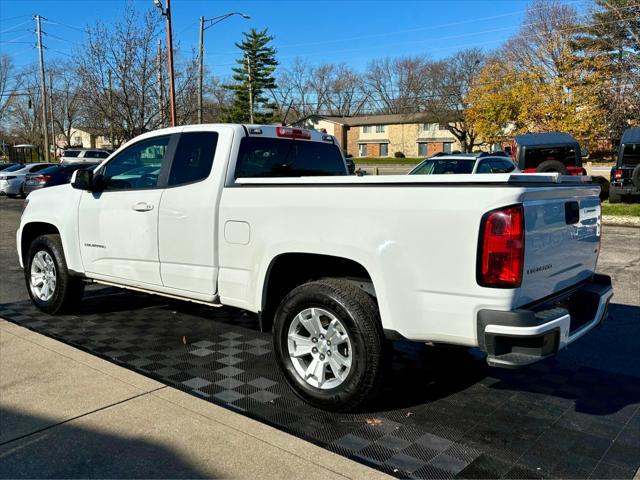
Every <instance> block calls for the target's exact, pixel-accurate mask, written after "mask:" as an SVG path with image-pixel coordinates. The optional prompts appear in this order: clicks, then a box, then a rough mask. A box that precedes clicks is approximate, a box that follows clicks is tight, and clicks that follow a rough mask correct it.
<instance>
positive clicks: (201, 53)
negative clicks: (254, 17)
mask: <svg viewBox="0 0 640 480" xmlns="http://www.w3.org/2000/svg"><path fill="white" fill-rule="evenodd" d="M159 1H160V0H154V2H159ZM234 15H238V16H240V17H242V18H244V19H245V20H249V19H250V18H251V17H250V16H249V15H247V14H245V13H241V12H231V13H226V14H224V15H219V16H217V17H213V18H207V19H205V18H204V17H200V49H199V50H200V51H199V58H198V123H202V76H203V62H204V60H203V56H204V31H205V30H206V29H207V28H211V27H213V26H214V25H215V24H217V23H220V22H221V21H223V20H226V19H227V18H229V17H233V16H234ZM205 22H209V23H208V24H207V25H205Z"/></svg>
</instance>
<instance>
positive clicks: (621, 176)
mask: <svg viewBox="0 0 640 480" xmlns="http://www.w3.org/2000/svg"><path fill="white" fill-rule="evenodd" d="M623 197H624V199H625V200H629V201H635V202H638V201H640V128H629V129H627V130H626V131H625V132H624V134H623V135H622V140H621V141H620V148H619V149H618V159H617V161H616V165H615V167H612V168H611V182H610V187H609V201H610V202H611V203H620V202H621V201H622V199H623Z"/></svg>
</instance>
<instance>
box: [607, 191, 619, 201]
mask: <svg viewBox="0 0 640 480" xmlns="http://www.w3.org/2000/svg"><path fill="white" fill-rule="evenodd" d="M621 201H622V195H619V194H617V193H613V192H612V191H611V190H609V203H620V202H621Z"/></svg>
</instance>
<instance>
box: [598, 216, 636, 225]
mask: <svg viewBox="0 0 640 480" xmlns="http://www.w3.org/2000/svg"><path fill="white" fill-rule="evenodd" d="M602 224H603V225H608V226H613V227H629V228H640V217H632V216H630V215H618V216H614V215H603V216H602Z"/></svg>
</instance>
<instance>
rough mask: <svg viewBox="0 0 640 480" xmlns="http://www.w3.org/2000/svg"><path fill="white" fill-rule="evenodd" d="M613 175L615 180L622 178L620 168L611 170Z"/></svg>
mask: <svg viewBox="0 0 640 480" xmlns="http://www.w3.org/2000/svg"><path fill="white" fill-rule="evenodd" d="M613 176H614V178H615V179H616V180H620V179H621V178H622V170H620V169H619V168H618V169H616V171H615V172H613Z"/></svg>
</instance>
